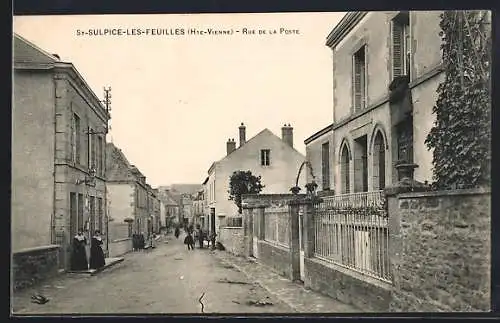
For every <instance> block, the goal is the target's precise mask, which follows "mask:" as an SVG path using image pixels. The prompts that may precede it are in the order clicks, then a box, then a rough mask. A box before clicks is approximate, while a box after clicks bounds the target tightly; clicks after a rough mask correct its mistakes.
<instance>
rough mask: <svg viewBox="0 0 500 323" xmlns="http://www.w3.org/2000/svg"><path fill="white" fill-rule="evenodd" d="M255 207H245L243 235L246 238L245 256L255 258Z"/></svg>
mask: <svg viewBox="0 0 500 323" xmlns="http://www.w3.org/2000/svg"><path fill="white" fill-rule="evenodd" d="M253 210H254V209H253V207H252V206H244V207H243V221H244V223H243V234H244V237H245V256H246V257H252V256H253V236H254V232H253Z"/></svg>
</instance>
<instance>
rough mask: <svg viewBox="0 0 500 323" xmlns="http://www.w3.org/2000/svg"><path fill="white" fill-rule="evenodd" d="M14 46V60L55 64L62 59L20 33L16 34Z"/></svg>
mask: <svg viewBox="0 0 500 323" xmlns="http://www.w3.org/2000/svg"><path fill="white" fill-rule="evenodd" d="M12 48H13V54H12V57H13V60H14V62H18V63H41V64H53V63H56V62H59V61H60V59H58V58H57V57H56V56H54V55H53V54H50V53H48V52H46V51H44V50H43V49H41V48H39V47H38V46H36V45H35V44H33V43H32V42H30V41H28V40H26V39H25V38H23V37H21V36H19V35H18V34H14V39H13V46H12Z"/></svg>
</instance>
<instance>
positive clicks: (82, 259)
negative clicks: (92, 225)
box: [71, 230, 105, 271]
mask: <svg viewBox="0 0 500 323" xmlns="http://www.w3.org/2000/svg"><path fill="white" fill-rule="evenodd" d="M102 244H103V241H102V237H101V232H100V231H99V230H96V231H95V232H94V235H93V236H92V238H91V242H90V257H87V250H86V246H87V237H86V236H85V235H84V234H83V230H79V231H78V233H77V234H76V235H75V236H74V238H73V252H72V254H71V270H75V271H83V270H88V269H99V268H102V267H104V265H105V260H104V251H103V250H102ZM87 258H89V261H87Z"/></svg>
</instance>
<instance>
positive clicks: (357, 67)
mask: <svg viewBox="0 0 500 323" xmlns="http://www.w3.org/2000/svg"><path fill="white" fill-rule="evenodd" d="M353 86H354V112H356V111H358V110H359V109H360V108H361V64H360V61H359V59H358V57H357V55H354V84H353Z"/></svg>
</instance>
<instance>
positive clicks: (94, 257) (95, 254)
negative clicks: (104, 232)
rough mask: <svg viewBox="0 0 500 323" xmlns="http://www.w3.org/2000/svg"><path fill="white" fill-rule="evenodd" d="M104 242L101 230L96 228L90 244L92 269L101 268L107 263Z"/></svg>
mask: <svg viewBox="0 0 500 323" xmlns="http://www.w3.org/2000/svg"><path fill="white" fill-rule="evenodd" d="M102 243H103V242H102V238H101V231H99V230H96V231H95V232H94V236H93V237H92V242H91V244H90V269H99V268H102V267H104V265H105V260H104V252H103V251H102V247H101V245H102Z"/></svg>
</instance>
